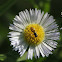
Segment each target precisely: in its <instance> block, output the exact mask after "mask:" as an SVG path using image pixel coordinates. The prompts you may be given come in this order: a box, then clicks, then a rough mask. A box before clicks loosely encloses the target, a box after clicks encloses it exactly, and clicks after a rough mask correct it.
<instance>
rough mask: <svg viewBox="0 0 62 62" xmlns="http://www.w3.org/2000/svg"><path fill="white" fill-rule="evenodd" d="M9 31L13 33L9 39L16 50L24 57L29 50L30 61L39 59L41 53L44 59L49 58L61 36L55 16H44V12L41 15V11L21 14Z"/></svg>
mask: <svg viewBox="0 0 62 62" xmlns="http://www.w3.org/2000/svg"><path fill="white" fill-rule="evenodd" d="M9 29H10V30H12V31H11V32H9V35H8V37H10V38H9V40H10V41H11V45H13V48H14V50H15V51H18V52H19V53H20V56H22V55H23V54H24V53H25V51H26V50H27V49H28V54H27V58H28V59H32V58H33V56H35V58H37V57H38V58H39V57H40V53H41V55H42V57H45V56H46V57H48V56H49V54H52V52H51V51H52V50H54V48H56V46H57V42H56V40H59V35H60V33H59V31H58V25H57V24H56V22H55V19H53V16H49V14H48V13H46V14H45V15H44V12H42V13H41V10H37V9H35V10H33V9H32V10H31V9H30V11H28V10H27V9H26V10H25V11H21V12H19V16H17V15H16V16H15V18H14V20H13V24H10V27H9Z"/></svg>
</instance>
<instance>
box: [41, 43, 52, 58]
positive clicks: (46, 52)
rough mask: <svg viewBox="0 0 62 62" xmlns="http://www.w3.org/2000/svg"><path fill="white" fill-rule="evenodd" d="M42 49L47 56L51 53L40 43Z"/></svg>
mask: <svg viewBox="0 0 62 62" xmlns="http://www.w3.org/2000/svg"><path fill="white" fill-rule="evenodd" d="M41 46H42V48H43V50H44V54H45V55H46V56H47V57H48V55H49V54H52V52H51V51H50V50H49V49H48V48H47V47H46V46H44V44H43V43H42V44H41Z"/></svg>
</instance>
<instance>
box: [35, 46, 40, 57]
mask: <svg viewBox="0 0 62 62" xmlns="http://www.w3.org/2000/svg"><path fill="white" fill-rule="evenodd" d="M35 50H36V55H37V56H38V58H39V56H40V53H39V49H38V47H37V46H36V47H35Z"/></svg>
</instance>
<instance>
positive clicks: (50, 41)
mask: <svg viewBox="0 0 62 62" xmlns="http://www.w3.org/2000/svg"><path fill="white" fill-rule="evenodd" d="M46 43H47V44H48V45H50V46H51V47H53V48H56V46H57V42H55V41H52V40H47V41H46Z"/></svg>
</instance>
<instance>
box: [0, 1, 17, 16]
mask: <svg viewBox="0 0 62 62" xmlns="http://www.w3.org/2000/svg"><path fill="white" fill-rule="evenodd" d="M16 1H17V0H8V1H7V2H6V3H5V4H3V5H0V16H1V15H3V14H4V12H6V11H7V10H8V9H9V8H10V7H11V6H12V5H13V4H14V3H15V2H16Z"/></svg>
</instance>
